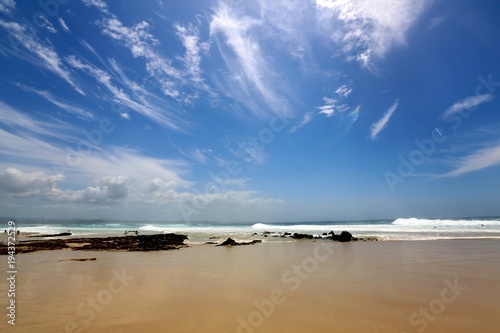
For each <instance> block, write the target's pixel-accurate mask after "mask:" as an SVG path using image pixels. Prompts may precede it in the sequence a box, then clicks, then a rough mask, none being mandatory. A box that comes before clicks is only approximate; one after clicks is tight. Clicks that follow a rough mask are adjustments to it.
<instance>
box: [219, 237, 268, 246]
mask: <svg viewBox="0 0 500 333" xmlns="http://www.w3.org/2000/svg"><path fill="white" fill-rule="evenodd" d="M257 243H262V241H261V240H260V239H254V240H253V241H250V242H237V241H235V240H234V239H232V238H231V237H229V238H228V239H226V240H225V241H223V242H222V243H221V244H219V245H217V246H240V245H254V244H257Z"/></svg>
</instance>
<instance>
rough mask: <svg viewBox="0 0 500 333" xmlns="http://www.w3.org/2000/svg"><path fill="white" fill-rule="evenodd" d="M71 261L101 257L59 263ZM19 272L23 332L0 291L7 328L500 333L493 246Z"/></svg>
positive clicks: (314, 245) (159, 257)
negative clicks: (9, 316) (9, 318)
mask: <svg viewBox="0 0 500 333" xmlns="http://www.w3.org/2000/svg"><path fill="white" fill-rule="evenodd" d="M75 258H97V260H96V261H84V262H78V261H60V260H66V259H75ZM0 260H2V261H7V258H6V257H5V256H2V257H0ZM5 266H6V265H4V263H2V265H1V267H5ZM17 267H18V268H17V269H18V275H17V281H16V289H17V290H16V292H17V293H16V305H17V308H16V312H17V318H16V326H15V327H12V326H10V325H8V324H7V316H5V313H6V306H7V299H6V297H4V296H2V298H1V308H2V309H4V310H2V312H3V314H2V321H1V322H0V331H1V332H51V333H59V332H112V333H113V332H209V333H210V332H218V333H221V332H228V333H229V332H239V333H250V332H252V333H253V332H276V333H279V332H384V333H386V332H395V333H402V332H406V333H412V332H440V333H447V332H454V333H456V332H467V333H470V332H492V333H493V332H495V333H496V332H498V331H499V328H498V327H499V326H500V310H498V309H499V308H500V241H494V240H447V241H415V242H410V241H406V242H357V243H347V244H340V243H334V242H329V241H315V242H313V241H311V240H303V241H291V242H283V243H281V242H269V243H262V244H256V245H253V246H245V247H234V248H226V247H214V246H210V245H199V246H195V247H191V248H186V249H181V250H172V251H164V252H141V253H134V252H72V251H67V250H64V251H43V252H36V253H28V254H21V255H18V256H17ZM5 281H6V280H5V279H2V282H1V283H0V294H1V295H6V292H7V284H6V282H5Z"/></svg>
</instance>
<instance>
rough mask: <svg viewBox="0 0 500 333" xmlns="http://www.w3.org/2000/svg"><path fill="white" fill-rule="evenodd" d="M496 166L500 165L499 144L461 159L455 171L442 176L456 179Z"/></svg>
mask: <svg viewBox="0 0 500 333" xmlns="http://www.w3.org/2000/svg"><path fill="white" fill-rule="evenodd" d="M497 165H500V144H497V145H495V146H492V147H489V148H485V149H481V150H478V151H476V152H474V153H472V154H470V155H468V156H466V157H464V158H462V159H461V160H460V161H458V163H457V166H456V168H455V170H453V171H450V172H448V173H446V174H445V175H444V176H445V177H457V176H460V175H463V174H466V173H470V172H476V171H480V170H483V169H486V168H490V167H493V166H497Z"/></svg>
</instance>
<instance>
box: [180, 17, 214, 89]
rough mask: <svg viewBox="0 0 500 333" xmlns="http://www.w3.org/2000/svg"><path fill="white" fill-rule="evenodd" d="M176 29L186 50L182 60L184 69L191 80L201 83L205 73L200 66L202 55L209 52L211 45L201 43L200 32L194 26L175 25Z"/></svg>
mask: <svg viewBox="0 0 500 333" xmlns="http://www.w3.org/2000/svg"><path fill="white" fill-rule="evenodd" d="M174 28H175V31H176V34H177V36H178V37H179V38H180V40H181V42H182V45H183V46H184V48H185V49H186V54H185V55H184V56H183V57H181V58H180V60H181V61H182V62H183V63H184V68H185V69H186V72H187V74H188V75H189V76H190V77H191V79H192V80H193V81H194V82H195V83H201V82H202V81H203V78H202V73H203V71H202V69H201V66H200V65H201V60H202V54H207V53H208V52H209V50H210V43H209V42H201V41H200V37H199V34H200V32H199V31H198V29H197V28H196V27H194V26H193V25H188V26H183V25H181V24H175V25H174Z"/></svg>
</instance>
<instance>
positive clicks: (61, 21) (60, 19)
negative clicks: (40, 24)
mask: <svg viewBox="0 0 500 333" xmlns="http://www.w3.org/2000/svg"><path fill="white" fill-rule="evenodd" d="M58 22H59V25H60V26H61V27H62V28H63V30H64V31H66V32H70V31H71V30H70V29H69V27H68V25H67V24H66V22H65V21H64V20H63V19H62V17H59V18H58Z"/></svg>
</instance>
